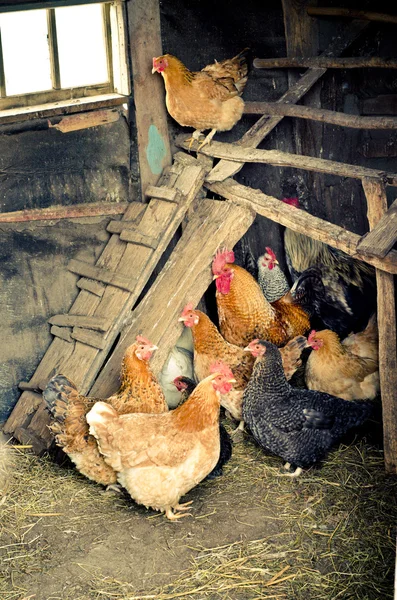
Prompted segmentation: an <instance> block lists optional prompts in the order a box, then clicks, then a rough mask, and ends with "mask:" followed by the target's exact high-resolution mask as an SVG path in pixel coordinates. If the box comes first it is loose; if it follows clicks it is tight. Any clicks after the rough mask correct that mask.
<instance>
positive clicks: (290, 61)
mask: <svg viewBox="0 0 397 600" xmlns="http://www.w3.org/2000/svg"><path fill="white" fill-rule="evenodd" d="M253 65H254V67H255V69H303V68H306V69H368V68H376V69H397V60H396V59H395V58H379V57H378V56H349V57H346V58H332V57H327V56H312V57H309V58H308V57H304V56H289V57H282V58H255V60H254V61H253Z"/></svg>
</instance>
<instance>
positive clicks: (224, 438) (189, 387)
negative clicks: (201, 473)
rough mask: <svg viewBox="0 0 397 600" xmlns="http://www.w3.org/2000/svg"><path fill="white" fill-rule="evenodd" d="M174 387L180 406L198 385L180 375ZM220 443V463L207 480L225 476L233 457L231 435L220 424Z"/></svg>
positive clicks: (175, 380) (176, 378)
mask: <svg viewBox="0 0 397 600" xmlns="http://www.w3.org/2000/svg"><path fill="white" fill-rule="evenodd" d="M174 385H175V387H176V388H177V390H179V392H180V393H181V400H180V404H179V405H181V404H184V403H185V402H186V400H187V399H188V398H189V397H190V395H191V394H192V393H193V390H194V389H195V388H196V386H197V384H196V382H195V381H193V379H189V377H184V376H183V375H180V376H179V377H175V379H174ZM219 441H220V447H221V448H220V454H219V459H218V462H217V463H216V465H215V467H214V468H213V469H212V471H211V473H209V474H208V475H207V479H214V478H215V477H219V476H220V475H222V474H223V471H222V468H223V465H225V464H226V463H227V462H228V461H229V460H230V458H231V456H232V447H233V446H232V440H231V439H230V435H229V434H228V432H227V431H226V429H225V427H224V425H222V423H219Z"/></svg>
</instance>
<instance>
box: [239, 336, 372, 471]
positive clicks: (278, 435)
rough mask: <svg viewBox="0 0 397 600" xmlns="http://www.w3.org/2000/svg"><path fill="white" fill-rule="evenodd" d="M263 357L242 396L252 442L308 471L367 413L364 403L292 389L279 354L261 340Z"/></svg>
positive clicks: (258, 360) (290, 463)
mask: <svg viewBox="0 0 397 600" xmlns="http://www.w3.org/2000/svg"><path fill="white" fill-rule="evenodd" d="M260 344H261V345H262V346H263V354H262V355H261V356H258V358H257V359H256V361H255V364H254V370H253V373H252V376H251V379H250V381H249V383H248V385H247V387H246V389H245V391H244V396H243V417H244V421H245V422H246V423H247V425H248V426H249V428H250V430H251V432H252V434H253V436H254V438H255V440H256V441H257V442H258V443H259V444H260V445H261V446H262V447H263V448H264V449H266V450H268V451H270V452H272V453H273V454H276V455H277V456H280V457H281V458H282V459H283V460H284V461H286V463H287V464H286V465H285V467H286V468H289V467H290V466H291V465H293V466H295V467H296V470H295V472H294V473H292V475H293V476H297V475H300V473H301V472H302V469H303V468H306V467H310V466H311V465H313V464H314V463H316V462H318V461H319V460H321V459H322V458H324V456H325V455H326V454H327V452H328V451H329V450H330V449H331V447H332V446H333V445H334V444H336V442H338V440H339V439H340V438H341V437H342V436H343V435H344V434H345V433H346V432H347V431H348V430H349V429H351V428H352V427H358V426H359V425H361V424H362V423H363V421H365V419H366V418H367V417H368V416H369V415H370V413H371V411H372V406H371V404H370V403H369V402H368V401H363V402H360V401H347V400H342V399H341V398H336V397H335V396H331V395H330V394H325V393H323V392H317V391H314V390H305V389H298V388H293V387H292V386H291V385H290V384H289V383H288V381H287V380H286V378H285V375H284V371H283V366H282V362H281V355H280V351H279V349H278V348H277V347H276V346H274V344H271V343H270V342H265V341H262V340H261V341H260Z"/></svg>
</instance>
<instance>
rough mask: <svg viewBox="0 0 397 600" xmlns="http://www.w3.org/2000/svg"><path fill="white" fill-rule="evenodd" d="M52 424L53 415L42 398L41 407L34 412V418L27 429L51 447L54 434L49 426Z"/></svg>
mask: <svg viewBox="0 0 397 600" xmlns="http://www.w3.org/2000/svg"><path fill="white" fill-rule="evenodd" d="M50 424H51V415H50V414H49V412H48V410H47V409H46V405H45V402H44V401H43V400H41V403H40V405H39V407H38V408H37V410H36V412H35V413H34V415H33V417H32V420H31V421H30V423H29V425H28V426H27V431H28V432H29V431H32V432H33V433H34V434H35V435H36V436H37V437H39V438H40V439H41V440H43V441H44V442H45V444H46V447H47V448H49V447H50V446H51V444H52V442H53V440H54V436H53V434H52V433H51V431H50V429H49V428H48V426H49V425H50Z"/></svg>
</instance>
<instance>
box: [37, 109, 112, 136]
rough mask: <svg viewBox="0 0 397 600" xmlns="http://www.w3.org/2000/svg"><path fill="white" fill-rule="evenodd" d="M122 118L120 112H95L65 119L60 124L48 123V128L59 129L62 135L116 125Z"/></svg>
mask: <svg viewBox="0 0 397 600" xmlns="http://www.w3.org/2000/svg"><path fill="white" fill-rule="evenodd" d="M119 118H120V113H119V111H118V110H115V109H113V110H93V111H90V112H87V113H81V114H79V115H72V116H68V117H63V118H62V119H61V120H60V121H59V122H58V123H55V124H52V123H51V121H49V122H48V127H49V128H50V129H51V128H53V129H58V130H59V131H62V133H68V132H70V131H79V130H80V129H88V128H89V127H98V125H106V124H108V123H115V122H116V121H118V120H119Z"/></svg>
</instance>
